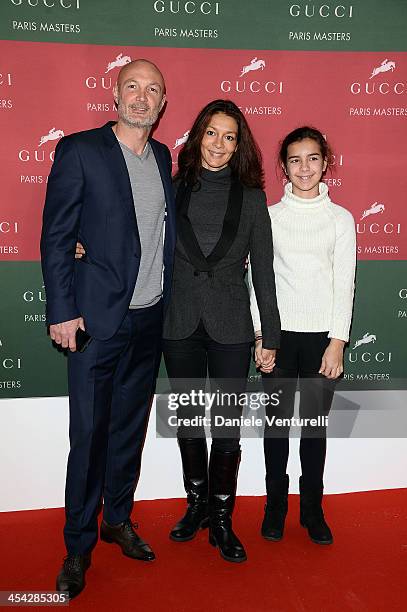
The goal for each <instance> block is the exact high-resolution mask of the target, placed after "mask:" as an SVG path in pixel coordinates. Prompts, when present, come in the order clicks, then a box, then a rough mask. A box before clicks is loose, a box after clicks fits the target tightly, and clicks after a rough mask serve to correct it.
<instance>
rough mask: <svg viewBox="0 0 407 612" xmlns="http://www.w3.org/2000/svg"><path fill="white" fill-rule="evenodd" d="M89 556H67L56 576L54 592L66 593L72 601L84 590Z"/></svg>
mask: <svg viewBox="0 0 407 612" xmlns="http://www.w3.org/2000/svg"><path fill="white" fill-rule="evenodd" d="M90 560H91V555H90V553H89V554H87V555H68V556H67V557H65V559H64V563H63V565H62V569H61V571H60V572H59V574H58V576H57V584H56V590H57V591H59V592H62V593H68V595H69V599H73V598H74V597H76V596H77V595H79V593H80V592H81V591H83V589H84V588H85V584H86V583H85V574H86V570H87V569H88V568H89V567H90Z"/></svg>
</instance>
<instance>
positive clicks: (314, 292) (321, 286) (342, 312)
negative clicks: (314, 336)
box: [249, 183, 356, 341]
mask: <svg viewBox="0 0 407 612" xmlns="http://www.w3.org/2000/svg"><path fill="white" fill-rule="evenodd" d="M268 210H269V215H270V219H271V225H272V230H273V244H274V273H275V277H276V291H277V303H278V308H279V311H280V317H281V329H283V330H286V331H297V332H320V331H328V336H329V338H338V339H340V340H345V341H347V340H348V339H349V328H350V323H351V318H352V305H353V292H354V277H355V264H356V233H355V224H354V220H353V217H352V215H351V213H350V212H349V211H348V210H346V209H345V208H342V206H338V205H337V204H334V203H333V202H331V200H330V198H329V196H328V188H327V186H326V185H325V183H320V184H319V195H318V196H317V197H316V198H312V199H309V200H307V199H304V198H299V197H297V196H295V195H294V194H293V193H292V185H291V183H288V184H287V185H286V186H285V190H284V195H283V197H282V199H281V201H280V202H279V203H278V204H276V205H275V206H269V209H268ZM249 287H250V306H251V313H252V318H253V326H254V330H255V331H258V330H260V329H261V323H260V315H259V310H258V308H257V302H256V295H255V292H254V288H253V285H252V283H251V274H250V266H249Z"/></svg>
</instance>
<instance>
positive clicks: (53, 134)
mask: <svg viewBox="0 0 407 612" xmlns="http://www.w3.org/2000/svg"><path fill="white" fill-rule="evenodd" d="M64 136H65V134H64V133H63V131H62V130H56V129H55V128H54V127H53V128H51V129H50V131H49V132H48V134H47V135H46V136H41V138H40V144H39V145H38V146H39V147H40V146H41V145H43V144H44V143H46V142H48V141H49V140H58V139H59V138H63V137H64Z"/></svg>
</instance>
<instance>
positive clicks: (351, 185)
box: [0, 0, 407, 398]
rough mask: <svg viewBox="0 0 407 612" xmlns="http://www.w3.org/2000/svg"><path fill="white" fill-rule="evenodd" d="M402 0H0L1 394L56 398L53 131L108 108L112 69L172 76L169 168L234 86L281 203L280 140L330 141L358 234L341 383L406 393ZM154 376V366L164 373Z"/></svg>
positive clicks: (333, 178) (167, 117)
mask: <svg viewBox="0 0 407 612" xmlns="http://www.w3.org/2000/svg"><path fill="white" fill-rule="evenodd" d="M406 26H407V2H406V1H405V0H386V2H383V1H382V0H354V1H353V2H348V1H345V0H337V1H330V0H326V1H325V2H304V1H302V0H301V1H300V0H299V1H297V2H290V1H286V0H251V1H250V2H249V1H248V0H219V1H218V2H209V1H207V2H200V1H198V0H196V1H185V0H183V1H175V0H156V1H153V0H137V1H136V0H2V2H1V7H0V39H1V54H0V121H1V131H2V140H1V144H0V167H1V171H2V180H1V187H0V189H1V208H0V286H1V301H0V308H1V312H0V398H13V397H37V396H58V395H66V391H67V388H66V375H65V368H66V358H65V356H64V354H63V353H62V352H58V351H57V349H56V348H54V347H52V345H51V342H50V340H49V338H48V337H47V333H46V327H45V316H44V306H45V300H46V296H45V292H44V287H43V281H42V277H41V268H40V263H39V236H40V230H41V215H42V208H43V202H44V195H45V190H46V183H47V176H48V173H49V170H50V167H51V164H52V161H53V156H54V150H55V146H56V144H57V142H58V140H59V139H60V138H61V137H63V136H64V135H66V134H70V133H72V132H76V131H79V130H84V129H89V128H93V127H97V126H99V125H102V124H104V123H105V122H107V121H109V120H112V119H115V116H116V113H115V107H114V104H113V97H112V87H113V85H114V83H115V80H116V78H117V74H118V71H119V70H120V67H121V66H123V65H125V64H126V63H128V62H130V61H131V60H133V59H136V58H139V57H143V58H148V59H150V60H152V61H153V62H155V63H156V64H157V65H158V66H159V67H160V69H161V70H162V72H163V74H164V75H165V78H166V83H167V89H168V103H167V107H166V109H165V112H164V114H163V116H162V118H161V120H160V123H159V125H158V127H157V128H156V130H155V134H154V135H155V137H156V138H158V139H159V140H161V141H163V142H165V143H166V144H167V145H168V147H169V149H170V151H171V153H172V158H173V165H174V171H175V170H176V163H177V154H178V152H179V150H180V148H181V146H182V144H183V142H185V140H186V139H187V137H188V132H189V129H190V126H191V123H192V121H193V119H194V117H195V116H196V114H197V112H198V111H199V110H200V108H201V107H202V106H204V105H205V104H206V103H207V102H208V101H209V100H212V99H215V98H229V99H232V100H233V101H234V102H236V103H237V104H238V105H239V106H240V108H241V109H242V111H243V112H244V114H245V115H246V117H247V119H248V121H249V123H250V126H251V127H252V129H253V132H254V134H255V136H256V138H257V140H258V143H259V145H260V147H261V150H262V152H263V156H264V165H265V171H266V191H267V198H268V202H269V204H273V203H274V202H277V201H278V200H279V199H280V196H281V193H282V189H283V184H284V182H283V178H282V176H281V174H280V172H279V171H278V167H277V162H276V156H277V150H278V143H279V141H280V140H281V139H282V138H283V137H284V135H285V134H286V133H287V132H288V131H290V130H292V129H294V128H295V127H298V126H300V125H302V124H311V125H314V126H316V127H317V128H319V129H321V131H322V132H323V133H324V134H325V135H326V137H327V139H328V140H329V141H330V143H331V144H332V146H333V148H334V152H335V165H334V167H333V170H332V172H331V173H329V174H328V175H327V177H326V182H327V184H328V186H329V189H330V195H331V198H332V199H333V201H334V202H336V203H338V204H341V205H343V206H345V207H346V208H348V209H349V210H350V211H351V212H352V214H353V216H354V219H355V223H356V228H357V235H358V270H357V284H356V299H355V309H354V320H353V325H352V335H351V340H350V343H349V347H348V348H347V351H346V373H345V379H344V380H343V381H342V383H341V386H342V388H343V389H349V388H352V389H359V388H363V389H402V388H405V382H404V380H403V377H405V374H406V372H405V371H406V363H407V342H406V327H407V202H406V193H407V172H406V164H407V152H406V147H405V141H406V134H407V132H406V126H407V54H406V51H407V38H406V36H405V31H406ZM162 374H163V372H162Z"/></svg>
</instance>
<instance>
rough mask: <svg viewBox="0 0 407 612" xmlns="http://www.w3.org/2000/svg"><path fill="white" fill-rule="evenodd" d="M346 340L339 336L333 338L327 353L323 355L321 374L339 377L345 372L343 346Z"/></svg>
mask: <svg viewBox="0 0 407 612" xmlns="http://www.w3.org/2000/svg"><path fill="white" fill-rule="evenodd" d="M344 346H345V342H344V341H343V340H338V339H337V338H331V342H330V343H329V344H328V346H327V347H326V350H325V353H324V354H323V355H322V361H321V367H320V368H319V374H323V375H324V376H326V378H331V379H334V378H338V377H339V376H340V375H341V374H342V372H343V348H344Z"/></svg>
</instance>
